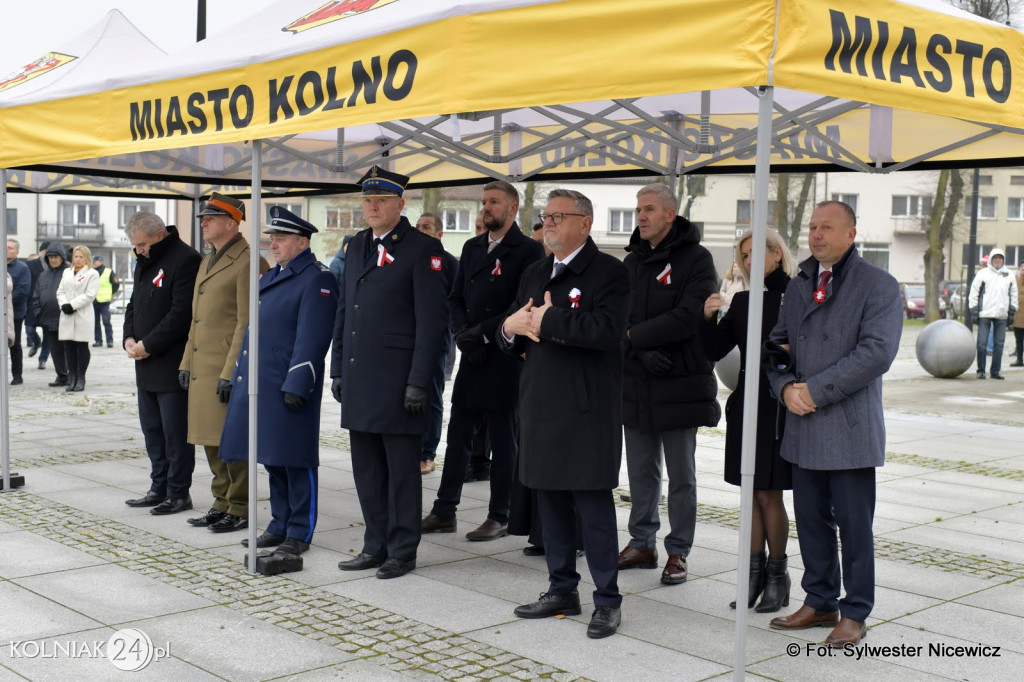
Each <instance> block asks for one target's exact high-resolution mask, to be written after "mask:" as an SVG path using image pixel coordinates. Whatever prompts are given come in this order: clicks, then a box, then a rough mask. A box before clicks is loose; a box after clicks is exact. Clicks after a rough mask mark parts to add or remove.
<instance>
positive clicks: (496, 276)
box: [422, 180, 544, 542]
mask: <svg viewBox="0 0 1024 682" xmlns="http://www.w3.org/2000/svg"><path fill="white" fill-rule="evenodd" d="M518 211H519V192H518V191H516V188H515V187H513V186H512V185H510V184H509V183H507V182H504V181H501V180H497V181H494V182H490V183H488V184H486V185H484V195H483V210H482V211H481V215H482V217H483V223H484V227H485V228H486V231H485V233H484V234H482V235H480V236H478V237H474V238H473V239H470V240H467V241H466V243H465V245H464V246H463V247H462V258H461V259H460V260H459V269H458V273H459V274H458V276H457V279H456V282H455V286H454V287H453V288H452V293H451V296H450V297H449V299H448V309H449V311H450V313H451V322H452V328H453V329H454V330H455V332H456V336H455V342H456V344H457V345H458V347H459V350H461V351H462V362H461V364H460V365H459V372H458V374H457V375H456V376H455V388H454V389H453V391H452V412H451V419H450V420H449V422H448V449H447V450H446V451H445V462H444V463H445V467H444V472H443V474H442V475H441V486H440V487H439V488H438V490H437V501H436V502H434V507H433V509H432V510H431V512H430V514H429V515H427V516H426V518H424V519H423V526H422V527H423V532H424V533H432V532H441V533H451V532H454V531H455V528H456V520H455V510H456V508H457V507H458V505H459V501H460V500H461V498H462V484H463V482H464V480H465V478H466V473H467V471H468V470H469V459H470V453H471V451H472V448H473V436H474V434H475V432H476V430H477V427H478V426H479V425H481V424H482V423H484V421H485V420H486V425H487V430H488V434H489V436H490V439H491V452H493V460H492V463H491V475H490V479H491V499H490V503H489V505H488V508H487V519H486V520H485V521H484V522H483V524H482V525H481V526H480V527H479V528H477V529H475V530H472V531H470V532H469V533H467V534H466V538H467V539H468V540H471V541H476V542H480V541H486V540H493V539H495V538H499V537H502V536H504V535H506V533H507V530H508V513H509V492H510V490H511V487H512V479H513V477H514V475H515V463H516V453H517V451H518V446H517V444H516V434H515V426H514V424H515V409H516V406H517V403H518V402H519V368H520V365H522V362H521V361H520V360H519V358H516V357H512V356H510V355H508V354H506V353H503V352H502V351H501V349H500V348H499V347H498V344H496V343H495V342H494V333H495V331H497V329H498V326H499V325H500V324H501V321H502V320H503V319H505V315H506V313H507V312H508V307H509V306H510V305H512V301H513V300H514V299H515V296H516V290H517V289H518V288H519V280H520V279H522V276H523V272H524V271H525V270H526V267H527V266H528V265H530V263H533V262H534V261H536V260H539V259H540V258H542V257H543V256H544V248H543V247H542V246H541V245H540V244H538V243H537V242H535V241H533V240H532V239H529V238H528V237H526V236H524V235H523V233H522V232H521V231H520V229H519V225H518V224H516V214H517V213H518Z"/></svg>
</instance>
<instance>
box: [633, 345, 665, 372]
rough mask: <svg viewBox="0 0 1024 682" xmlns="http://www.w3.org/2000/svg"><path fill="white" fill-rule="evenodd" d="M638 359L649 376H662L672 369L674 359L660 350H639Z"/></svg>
mask: <svg viewBox="0 0 1024 682" xmlns="http://www.w3.org/2000/svg"><path fill="white" fill-rule="evenodd" d="M636 357H637V359H639V360H640V364H641V365H643V367H644V369H645V370H647V373H648V374H653V375H655V376H662V375H663V374H666V373H667V372H668V371H669V370H670V369H672V358H670V357H669V356H668V355H667V354H665V353H663V352H661V351H660V350H638V351H637V352H636Z"/></svg>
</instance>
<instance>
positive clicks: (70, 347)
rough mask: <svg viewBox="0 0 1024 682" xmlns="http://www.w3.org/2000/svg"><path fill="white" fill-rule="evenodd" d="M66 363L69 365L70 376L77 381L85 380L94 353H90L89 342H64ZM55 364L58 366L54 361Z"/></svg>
mask: <svg viewBox="0 0 1024 682" xmlns="http://www.w3.org/2000/svg"><path fill="white" fill-rule="evenodd" d="M62 343H63V344H64V362H65V363H66V364H67V368H68V376H71V377H75V378H76V379H85V372H86V370H88V369H89V360H90V359H92V353H90V352H89V342H88V341H63V342H62ZM53 364H55V365H56V364H57V360H56V359H54V361H53Z"/></svg>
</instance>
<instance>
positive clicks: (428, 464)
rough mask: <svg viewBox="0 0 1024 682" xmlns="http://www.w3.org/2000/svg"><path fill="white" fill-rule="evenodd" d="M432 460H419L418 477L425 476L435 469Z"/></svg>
mask: <svg viewBox="0 0 1024 682" xmlns="http://www.w3.org/2000/svg"><path fill="white" fill-rule="evenodd" d="M436 466H437V465H436V464H434V460H432V459H421V460H420V476H426V475H427V474H429V473H430V472H431V471H433V470H434V469H435V468H436Z"/></svg>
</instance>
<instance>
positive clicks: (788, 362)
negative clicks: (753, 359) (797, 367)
mask: <svg viewBox="0 0 1024 682" xmlns="http://www.w3.org/2000/svg"><path fill="white" fill-rule="evenodd" d="M761 364H762V365H765V366H767V367H770V368H772V369H774V370H776V371H779V372H784V371H786V370H787V369H789V368H790V367H792V365H793V356H792V355H790V353H789V351H788V350H786V349H785V348H783V347H782V345H781V344H779V343H778V342H776V341H771V340H769V341H765V342H764V347H763V348H762V352H761Z"/></svg>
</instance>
